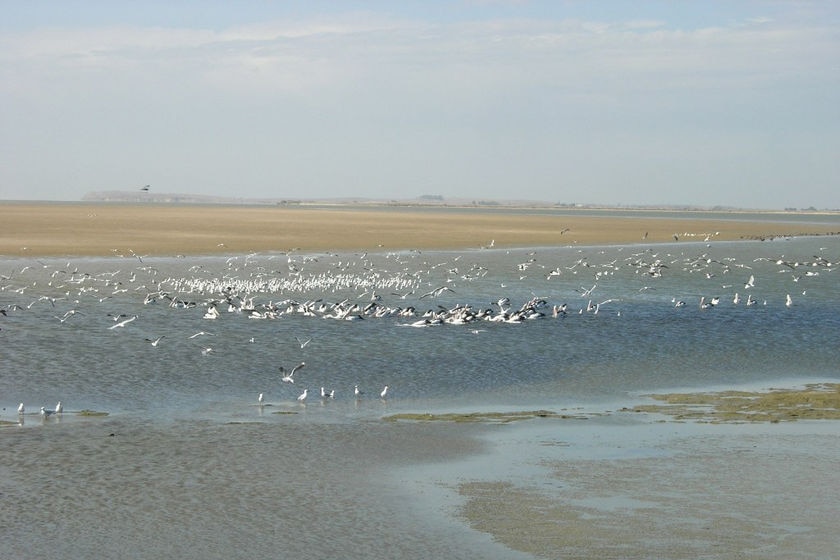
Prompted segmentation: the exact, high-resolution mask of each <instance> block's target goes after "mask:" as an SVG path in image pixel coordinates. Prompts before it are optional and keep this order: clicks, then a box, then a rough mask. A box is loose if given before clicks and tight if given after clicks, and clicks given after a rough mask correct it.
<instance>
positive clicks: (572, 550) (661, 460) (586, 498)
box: [454, 384, 840, 560]
mask: <svg viewBox="0 0 840 560" xmlns="http://www.w3.org/2000/svg"><path fill="white" fill-rule="evenodd" d="M837 389H838V385H837V384H819V385H809V386H806V387H805V388H804V389H794V390H781V389H774V390H772V391H769V392H761V393H748V392H743V393H741V395H742V396H744V397H747V396H749V397H750V399H753V400H754V399H758V401H759V404H755V403H752V404H747V403H746V402H743V403H741V407H742V408H743V411H742V414H741V415H740V418H735V417H732V416H729V415H728V414H727V413H728V409H729V408H730V405H729V404H728V403H724V402H717V403H716V404H714V405H713V406H712V410H706V411H705V413H704V414H703V415H700V416H695V417H693V419H694V421H688V422H686V421H684V418H685V414H684V411H683V409H682V403H701V404H704V405H705V404H708V402H709V399H710V398H713V397H717V396H719V394H717V393H695V394H690V395H689V394H685V395H678V396H680V397H682V398H681V399H679V400H680V405H678V406H674V405H668V406H671V407H673V408H671V409H669V408H668V406H664V407H660V408H657V409H656V410H655V411H653V412H655V413H659V414H661V415H662V416H656V414H649V412H651V411H642V410H640V409H639V407H634V408H633V409H632V411H631V410H630V409H623V410H620V411H618V412H616V413H613V414H610V415H607V416H601V417H592V418H590V419H589V420H586V421H581V420H579V419H575V418H574V417H573V416H568V417H567V418H564V419H561V418H560V417H558V416H540V417H539V418H537V417H533V418H532V419H531V420H528V421H526V422H522V423H519V422H517V423H516V425H515V426H513V425H509V426H499V425H497V426H499V427H496V428H494V430H495V433H494V434H493V433H488V435H486V437H487V439H488V440H490V441H492V442H493V445H494V451H492V452H491V453H490V454H488V455H486V456H483V457H480V458H477V459H467V460H465V461H464V462H463V463H462V464H461V465H460V466H459V467H457V468H458V470H459V471H460V475H458V476H456V477H455V478H457V479H458V482H457V483H455V484H454V488H455V489H456V490H457V491H458V493H459V494H460V496H461V498H462V500H463V502H462V504H461V506H460V507H459V508H458V511H459V514H460V515H461V516H462V518H463V519H465V520H466V521H467V522H468V523H469V524H470V526H471V527H473V528H475V529H477V530H479V531H482V532H486V533H488V534H491V535H493V537H494V539H495V540H496V541H497V542H500V543H503V544H505V545H506V546H508V547H510V548H512V549H514V550H517V551H521V552H526V553H528V554H533V555H534V556H535V557H538V558H580V559H589V558H622V559H633V558H638V559H643V558H671V559H694V558H706V559H721V560H723V559H726V558H735V557H737V558H741V557H743V558H766V559H771V558H773V559H776V558H777V559H780V560H781V559H787V558H833V557H834V554H835V549H836V545H837V536H836V528H835V525H836V519H835V517H836V516H835V514H834V513H833V512H834V510H835V509H836V504H837V503H838V500H840V471H838V470H837V468H836V465H837V462H838V460H840V452H838V446H837V443H838V437H839V436H838V433H837V422H836V421H834V420H830V419H834V418H836V412H837V407H838V392H837ZM814 395H819V397H820V399H818V400H817V401H814V400H813V398H814ZM724 396H725V397H728V395H724ZM653 397H654V398H655V399H656V400H667V401H668V402H670V401H671V400H672V399H670V398H669V397H672V396H671V395H653ZM756 407H758V408H761V409H762V410H763V411H764V412H766V413H767V414H768V415H766V416H761V417H758V416H757V415H756V414H755V408H756ZM808 409H816V412H818V414H817V415H816V416H806V415H804V414H803V411H805V410H808ZM785 411H787V413H784V412H785ZM714 412H718V413H721V414H720V415H716V414H715V413H714ZM773 414H775V416H774V415H773ZM809 417H810V418H826V419H829V420H816V421H814V420H811V421H808V420H801V418H809ZM768 418H769V420H768ZM524 442H530V443H531V447H530V448H529V449H527V450H526V449H525V448H524V447H523V444H524ZM520 447H521V449H520ZM479 463H480V464H481V465H488V464H489V465H493V466H492V467H491V468H490V469H489V470H490V472H487V471H488V468H487V467H484V468H482V467H479V466H478V464H479Z"/></svg>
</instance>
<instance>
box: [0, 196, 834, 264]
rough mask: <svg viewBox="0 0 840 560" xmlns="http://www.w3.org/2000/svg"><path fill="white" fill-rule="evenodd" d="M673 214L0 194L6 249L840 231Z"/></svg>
mask: <svg viewBox="0 0 840 560" xmlns="http://www.w3.org/2000/svg"><path fill="white" fill-rule="evenodd" d="M702 216H703V214H699V217H698V214H695V213H691V212H685V213H681V214H680V217H679V218H674V217H673V213H667V214H663V217H658V216H657V215H656V214H655V213H653V214H652V217H638V216H634V215H632V213H629V212H624V213H622V212H620V211H617V212H614V213H613V214H612V215H610V216H594V215H587V214H586V213H580V212H577V213H576V212H574V211H563V212H562V213H560V214H546V213H545V212H544V211H540V212H537V211H535V210H533V209H501V210H500V209H494V210H489V211H475V210H474V209H472V210H467V209H458V208H447V209H440V208H436V207H431V208H416V207H380V208H375V209H371V208H366V207H361V208H359V207H335V208H320V207H319V208H308V207H294V208H289V207H280V206H276V207H275V206H223V205H176V204H173V205H163V204H159V205H158V204H146V205H140V204H106V203H101V204H91V203H63V204H53V203H9V202H6V203H0V220H2V223H3V231H2V232H0V255H6V256H65V255H66V256H70V255H76V256H112V255H115V254H118V255H119V254H131V253H132V252H133V253H134V254H136V255H156V256H172V255H208V254H238V253H252V252H263V251H273V252H284V251H295V250H301V251H374V250H385V251H388V250H407V249H420V250H427V249H475V248H480V247H489V246H494V247H547V246H569V245H603V244H630V243H642V242H645V243H660V242H668V243H670V242H674V241H675V240H680V239H682V240H684V241H703V240H708V241H732V240H743V239H772V238H776V237H783V236H800V235H827V234H834V233H837V229H838V228H837V226H836V225H833V224H797V223H786V222H785V221H784V215H780V218H779V221H777V222H774V223H768V222H766V221H763V220H758V219H756V218H755V215H754V214H751V213H749V212H746V213H732V214H731V215H726V216H725V219H720V218H718V219H707V218H703V217H702Z"/></svg>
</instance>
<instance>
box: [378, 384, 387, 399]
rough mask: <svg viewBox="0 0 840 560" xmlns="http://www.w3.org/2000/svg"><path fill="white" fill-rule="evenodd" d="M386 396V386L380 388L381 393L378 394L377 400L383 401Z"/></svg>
mask: <svg viewBox="0 0 840 560" xmlns="http://www.w3.org/2000/svg"><path fill="white" fill-rule="evenodd" d="M387 394H388V386H387V385H385V387H383V388H382V392H381V393H379V398H380V399H384V398H385V395H387Z"/></svg>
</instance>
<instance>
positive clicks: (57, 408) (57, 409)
mask: <svg viewBox="0 0 840 560" xmlns="http://www.w3.org/2000/svg"><path fill="white" fill-rule="evenodd" d="M62 412H64V407H63V406H61V401H58V403H57V404H56V405H55V413H56V414H61V413H62Z"/></svg>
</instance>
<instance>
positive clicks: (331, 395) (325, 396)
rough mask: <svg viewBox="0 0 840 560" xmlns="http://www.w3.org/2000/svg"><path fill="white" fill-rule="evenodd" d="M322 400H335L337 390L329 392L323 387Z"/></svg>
mask: <svg viewBox="0 0 840 560" xmlns="http://www.w3.org/2000/svg"><path fill="white" fill-rule="evenodd" d="M321 398H322V399H334V398H335V389H332V390H330V391H327V390H326V389H324V388H323V387H321Z"/></svg>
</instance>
